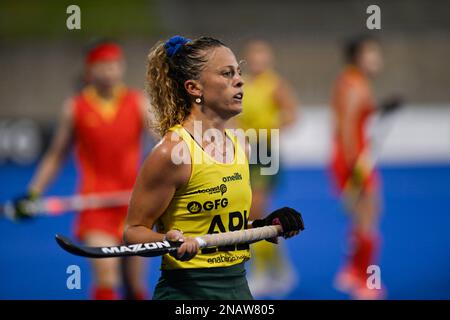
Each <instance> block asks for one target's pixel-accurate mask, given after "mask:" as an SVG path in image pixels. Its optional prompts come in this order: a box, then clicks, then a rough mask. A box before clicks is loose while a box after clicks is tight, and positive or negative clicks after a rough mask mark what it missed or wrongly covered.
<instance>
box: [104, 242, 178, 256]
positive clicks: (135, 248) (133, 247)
mask: <svg viewBox="0 0 450 320" xmlns="http://www.w3.org/2000/svg"><path fill="white" fill-rule="evenodd" d="M162 248H170V243H169V242H168V241H157V242H149V243H138V244H130V245H128V246H116V247H103V248H102V251H103V253H121V252H140V251H144V250H146V249H162Z"/></svg>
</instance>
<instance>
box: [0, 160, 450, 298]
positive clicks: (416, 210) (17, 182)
mask: <svg viewBox="0 0 450 320" xmlns="http://www.w3.org/2000/svg"><path fill="white" fill-rule="evenodd" d="M33 170H34V166H30V167H18V166H13V165H3V166H0V179H1V182H0V186H1V187H0V188H1V189H0V201H5V200H7V199H9V198H10V197H12V196H14V195H17V194H19V193H20V192H23V190H24V186H25V185H26V184H27V182H28V180H29V178H30V176H31V174H32V172H33ZM381 174H382V178H383V194H384V204H385V205H384V207H385V210H384V215H383V220H382V233H383V250H382V256H381V263H380V265H381V272H382V279H383V282H384V283H385V284H386V286H387V288H388V293H389V298H391V299H450V275H449V273H448V270H450V233H449V228H450V165H429V166H425V165H424V166H396V167H387V168H383V169H382V170H381ZM74 176H75V169H74V166H73V162H72V160H69V161H68V163H67V165H66V166H65V167H64V169H63V170H62V172H61V174H60V175H59V177H58V179H57V180H56V181H55V183H54V184H53V185H52V187H51V188H50V190H48V194H60V195H64V194H71V193H73V192H74V190H75V179H74ZM285 205H286V206H292V207H295V208H297V209H299V210H300V211H301V212H302V214H303V217H304V220H305V224H306V230H305V232H304V233H303V234H302V235H301V236H299V237H296V238H294V239H291V240H289V241H286V243H287V245H288V248H289V255H290V257H291V259H293V263H294V265H295V267H296V268H297V270H298V272H299V275H300V282H299V286H298V287H297V288H296V289H295V290H294V291H293V292H292V294H290V295H289V296H288V298H289V299H346V298H347V297H346V296H345V295H344V294H341V293H339V292H337V291H336V290H334V289H333V287H332V280H333V277H334V274H335V272H336V270H337V269H338V267H339V266H340V264H341V262H342V259H343V254H344V252H345V248H346V243H345V235H346V233H347V217H346V216H345V214H343V213H342V209H341V207H340V205H339V203H338V202H337V200H336V199H335V198H334V197H333V195H332V192H331V188H330V186H329V182H328V176H327V174H326V171H324V170H322V169H295V170H293V169H289V170H286V171H284V172H283V173H282V175H281V181H280V184H279V187H278V188H277V190H276V192H275V194H274V197H273V203H272V206H273V207H274V208H275V207H280V206H285ZM72 218H73V215H72V214H68V215H65V216H62V217H58V218H40V219H37V220H35V221H30V222H28V223H25V224H13V223H11V222H9V221H4V220H2V221H0V234H1V239H2V241H0V299H85V298H87V297H88V294H89V288H90V274H89V266H88V264H87V262H86V260H85V259H82V258H78V257H75V256H71V255H69V254H67V253H65V252H63V251H62V250H61V249H59V247H57V245H56V243H55V241H54V238H53V237H54V235H55V234H56V233H63V234H70V232H71V221H72ZM158 263H159V259H158V258H156V259H152V260H151V262H150V264H151V266H150V268H149V276H148V283H149V286H150V287H153V285H154V284H155V281H156V279H157V275H158ZM71 264H76V265H79V266H80V268H81V273H82V278H81V279H82V281H81V284H82V288H81V290H68V289H67V288H66V279H67V276H68V274H66V268H67V267H68V266H69V265H71Z"/></svg>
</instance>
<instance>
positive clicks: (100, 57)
mask: <svg viewBox="0 0 450 320" xmlns="http://www.w3.org/2000/svg"><path fill="white" fill-rule="evenodd" d="M122 57H123V53H122V49H121V48H120V46H119V45H117V44H115V43H111V42H109V43H102V44H100V45H98V46H96V47H95V48H93V49H91V51H89V53H88V54H87V56H86V63H87V64H92V63H95V62H99V61H111V60H120V59H122Z"/></svg>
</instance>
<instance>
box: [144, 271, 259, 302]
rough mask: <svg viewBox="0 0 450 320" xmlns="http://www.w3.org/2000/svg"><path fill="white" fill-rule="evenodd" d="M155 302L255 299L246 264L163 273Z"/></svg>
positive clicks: (156, 291) (157, 286)
mask: <svg viewBox="0 0 450 320" xmlns="http://www.w3.org/2000/svg"><path fill="white" fill-rule="evenodd" d="M153 299H154V300H253V296H252V294H251V292H250V289H249V287H248V283H247V278H246V276H245V266H244V263H239V264H237V265H234V266H231V267H218V268H202V269H178V270H163V271H162V272H161V277H160V278H159V280H158V283H157V285H156V288H155V292H154V294H153Z"/></svg>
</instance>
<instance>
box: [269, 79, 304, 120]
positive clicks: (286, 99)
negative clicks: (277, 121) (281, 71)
mask: <svg viewBox="0 0 450 320" xmlns="http://www.w3.org/2000/svg"><path fill="white" fill-rule="evenodd" d="M274 95H275V97H274V98H275V101H277V103H278V105H279V106H280V112H281V114H280V115H281V128H285V127H288V126H290V125H292V124H293V123H294V122H295V121H296V120H297V117H298V111H297V108H298V106H299V104H300V103H299V100H298V98H297V96H296V94H295V92H294V90H293V89H292V87H291V86H290V85H289V83H288V82H287V81H285V80H280V83H279V85H278V87H277V89H276V90H275V92H274Z"/></svg>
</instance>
